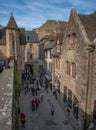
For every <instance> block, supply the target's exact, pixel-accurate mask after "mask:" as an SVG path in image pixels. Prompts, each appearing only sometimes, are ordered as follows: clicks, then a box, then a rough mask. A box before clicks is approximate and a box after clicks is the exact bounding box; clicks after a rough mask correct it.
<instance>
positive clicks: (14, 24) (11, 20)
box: [7, 13, 18, 28]
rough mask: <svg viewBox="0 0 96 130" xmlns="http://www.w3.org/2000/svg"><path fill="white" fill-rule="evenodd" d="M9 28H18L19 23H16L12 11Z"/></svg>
mask: <svg viewBox="0 0 96 130" xmlns="http://www.w3.org/2000/svg"><path fill="white" fill-rule="evenodd" d="M7 28H18V26H17V23H16V21H15V19H14V17H13V14H12V13H11V16H10V19H9V21H8V24H7Z"/></svg>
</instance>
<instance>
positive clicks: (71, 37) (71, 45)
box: [67, 33, 76, 49]
mask: <svg viewBox="0 0 96 130" xmlns="http://www.w3.org/2000/svg"><path fill="white" fill-rule="evenodd" d="M67 39H68V48H69V49H75V47H76V43H75V41H76V34H75V33H72V34H69V35H68V36H67Z"/></svg>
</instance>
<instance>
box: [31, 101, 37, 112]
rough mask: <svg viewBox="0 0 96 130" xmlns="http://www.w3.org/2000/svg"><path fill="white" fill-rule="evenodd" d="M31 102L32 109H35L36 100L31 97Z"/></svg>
mask: <svg viewBox="0 0 96 130" xmlns="http://www.w3.org/2000/svg"><path fill="white" fill-rule="evenodd" d="M31 104H32V110H33V111H35V108H36V100H35V99H34V98H33V99H32V101H31Z"/></svg>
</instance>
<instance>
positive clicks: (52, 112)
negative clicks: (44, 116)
mask: <svg viewBox="0 0 96 130" xmlns="http://www.w3.org/2000/svg"><path fill="white" fill-rule="evenodd" d="M50 110H51V115H52V116H53V115H54V111H55V108H54V105H51V108H50Z"/></svg>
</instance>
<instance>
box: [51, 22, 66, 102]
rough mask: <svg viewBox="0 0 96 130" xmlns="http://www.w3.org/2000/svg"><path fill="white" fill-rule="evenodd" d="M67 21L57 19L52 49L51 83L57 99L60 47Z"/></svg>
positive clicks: (59, 77) (58, 91)
mask: <svg viewBox="0 0 96 130" xmlns="http://www.w3.org/2000/svg"><path fill="white" fill-rule="evenodd" d="M66 26H67V22H61V21H58V30H57V35H56V38H55V46H54V50H53V54H52V56H53V59H52V63H53V69H52V85H53V88H54V87H55V89H56V94H57V97H58V100H59V95H60V86H61V70H60V69H61V49H62V44H63V38H64V33H65V32H66Z"/></svg>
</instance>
